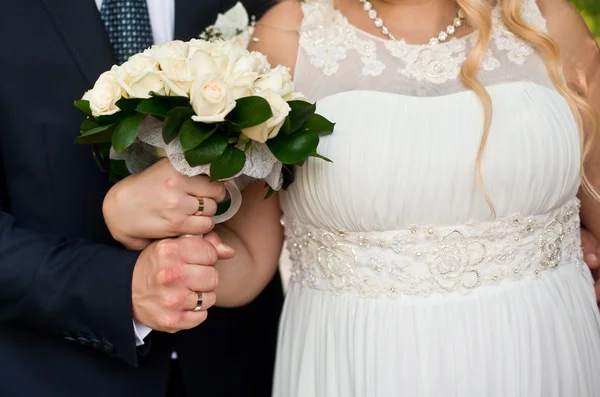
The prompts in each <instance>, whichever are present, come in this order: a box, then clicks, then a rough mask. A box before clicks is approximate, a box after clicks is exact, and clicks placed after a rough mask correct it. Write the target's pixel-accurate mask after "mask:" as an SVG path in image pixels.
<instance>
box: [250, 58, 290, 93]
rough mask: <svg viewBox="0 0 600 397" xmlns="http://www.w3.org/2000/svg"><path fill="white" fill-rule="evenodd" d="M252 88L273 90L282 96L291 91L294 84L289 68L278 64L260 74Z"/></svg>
mask: <svg viewBox="0 0 600 397" xmlns="http://www.w3.org/2000/svg"><path fill="white" fill-rule="evenodd" d="M254 88H255V89H256V90H257V91H262V90H273V91H275V92H276V93H277V94H279V95H280V96H284V95H287V94H289V93H290V92H292V90H293V88H294V84H293V83H292V77H291V76H290V72H289V69H288V68H286V67H284V66H281V65H279V66H277V67H276V68H274V69H271V70H270V71H268V72H267V73H265V74H263V75H262V76H260V77H259V78H258V80H256V83H254Z"/></svg>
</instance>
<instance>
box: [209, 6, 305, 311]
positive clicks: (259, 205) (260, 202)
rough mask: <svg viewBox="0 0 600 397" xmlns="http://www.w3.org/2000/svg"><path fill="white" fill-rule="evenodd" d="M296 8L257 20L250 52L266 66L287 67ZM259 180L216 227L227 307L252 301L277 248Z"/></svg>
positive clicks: (273, 206) (273, 215)
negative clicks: (223, 251) (223, 255)
mask: <svg viewBox="0 0 600 397" xmlns="http://www.w3.org/2000/svg"><path fill="white" fill-rule="evenodd" d="M301 19H302V10H301V8H300V4H299V2H297V1H284V2H281V3H279V4H277V5H276V6H275V7H273V8H272V9H271V10H270V11H269V12H268V13H267V14H266V15H265V16H264V17H263V18H262V19H261V20H260V21H258V23H257V26H256V30H255V33H254V37H255V40H253V41H252V44H251V48H250V50H253V51H259V52H261V53H263V54H264V55H266V56H267V58H268V59H269V62H270V63H271V65H273V66H275V65H284V66H288V67H290V69H292V67H293V65H294V64H295V61H296V54H297V49H298V27H299V25H300V22H301ZM263 185H264V184H263V183H253V184H251V185H249V186H248V187H246V189H244V192H243V204H242V207H241V209H240V211H239V212H238V213H237V215H236V216H235V217H233V218H232V219H231V220H230V221H228V222H227V223H225V224H224V225H217V227H216V231H217V233H218V234H219V235H220V236H221V238H222V239H223V242H225V243H226V244H227V245H229V246H231V247H232V248H233V249H234V250H235V252H236V255H235V257H234V258H233V259H231V260H226V261H219V262H217V265H216V266H217V269H218V270H219V275H220V277H219V279H220V283H219V286H218V287H217V289H216V293H217V305H218V306H221V307H232V306H240V305H244V304H246V303H248V302H250V301H252V300H253V299H254V298H255V297H256V296H257V295H258V294H259V293H260V291H262V289H263V288H264V287H265V286H266V285H267V284H268V283H269V281H270V280H271V279H272V277H273V275H274V273H275V270H276V269H277V264H278V261H279V256H280V253H281V248H282V246H283V231H282V227H281V225H280V222H279V221H280V218H281V212H280V210H279V201H278V197H277V195H274V196H273V197H272V198H271V199H269V200H264V197H265V194H266V193H267V190H266V189H265V188H264V187H263Z"/></svg>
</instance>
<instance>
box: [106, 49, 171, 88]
mask: <svg viewBox="0 0 600 397" xmlns="http://www.w3.org/2000/svg"><path fill="white" fill-rule="evenodd" d="M117 79H118V82H119V84H120V85H121V87H122V88H123V90H125V92H126V93H127V95H126V96H128V97H130V98H149V97H150V92H156V93H157V94H160V95H163V94H164V93H165V90H164V83H163V82H162V80H161V78H160V74H159V71H158V62H157V61H156V59H154V58H152V57H149V56H147V55H144V54H136V55H134V56H132V57H131V58H129V61H127V62H125V63H124V64H123V65H121V66H120V67H119V68H118V70H117Z"/></svg>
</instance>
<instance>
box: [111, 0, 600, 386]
mask: <svg viewBox="0 0 600 397" xmlns="http://www.w3.org/2000/svg"><path fill="white" fill-rule="evenodd" d="M253 46H254V48H253V49H255V50H258V51H261V52H263V53H264V54H266V55H267V56H268V57H269V59H270V61H271V63H272V64H283V65H286V66H288V67H290V69H291V71H292V73H293V75H294V79H295V83H296V90H297V91H300V92H303V93H304V94H306V95H307V96H308V98H309V99H310V100H313V101H317V102H318V111H319V113H320V114H323V115H324V116H325V117H327V118H328V119H330V120H333V121H335V122H336V123H337V125H336V132H335V133H334V134H333V135H331V136H330V137H328V138H326V139H324V140H323V141H322V144H321V146H320V148H319V152H320V153H321V154H323V155H324V156H326V157H328V158H330V159H332V160H333V163H325V162H322V161H309V162H307V163H306V164H305V165H304V166H303V167H300V168H298V169H297V170H296V180H295V182H294V183H293V184H292V186H291V187H290V189H289V190H288V191H287V192H285V193H283V194H281V195H280V197H279V198H277V197H275V198H274V199H271V200H268V201H263V200H262V198H263V196H264V193H265V192H264V190H263V188H262V185H260V184H252V185H250V186H249V187H248V188H247V189H246V190H245V191H244V195H245V198H244V205H243V207H242V209H241V211H240V213H239V214H238V215H237V216H236V217H235V218H234V219H233V220H232V221H230V222H229V223H227V224H226V225H224V226H222V227H219V228H218V229H217V231H218V232H219V234H220V235H221V236H222V237H223V239H224V241H225V242H226V243H227V244H228V245H230V246H231V247H233V248H234V249H235V250H236V252H237V256H236V258H235V259H233V260H232V261H229V262H223V263H218V266H219V268H220V269H221V270H220V271H221V285H220V286H219V288H220V290H217V303H219V300H221V304H223V305H231V304H235V303H236V302H237V303H240V302H238V301H239V300H244V299H250V296H252V293H250V292H248V290H252V289H259V288H260V287H261V286H262V285H263V284H264V282H265V281H264V280H268V278H269V276H270V275H272V273H273V271H274V269H275V268H276V266H277V259H278V256H279V252H280V250H281V239H282V230H281V228H280V227H279V218H280V212H279V208H280V207H281V208H282V210H283V224H284V229H285V235H286V238H287V243H288V247H289V249H290V252H291V259H292V262H293V278H292V283H291V286H290V288H289V291H288V294H287V301H286V305H285V309H284V312H283V317H282V320H281V329H280V339H279V350H278V353H277V368H276V374H275V381H274V395H275V396H277V397H300V396H322V397H351V396H406V397H409V396H411V397H412V396H431V397H441V396H444V397H446V396H461V397H462V396H467V397H484V396H485V397H507V396H510V397H542V396H543V397H552V396H554V397H567V396H568V397H593V396H600V377H598V374H597V371H598V369H599V368H600V316H599V314H598V307H597V305H596V302H595V298H594V292H593V287H592V283H593V281H592V277H591V275H590V272H589V270H588V268H587V267H586V266H585V265H584V263H583V261H582V258H581V252H580V251H581V250H580V229H579V227H580V217H579V216H580V215H579V214H580V206H581V217H582V222H583V224H584V225H586V226H587V227H588V228H589V229H590V230H591V231H592V232H593V233H594V234H595V235H600V206H598V205H596V204H595V202H594V201H595V200H597V199H598V198H599V197H598V194H597V193H596V192H597V190H595V188H598V187H600V168H599V165H598V164H597V161H598V159H600V157H599V156H600V153H592V154H590V153H589V149H596V150H598V149H597V148H598V145H597V144H596V145H595V146H592V142H593V137H594V134H595V130H596V125H595V124H594V122H593V117H589V116H588V114H592V113H593V111H594V110H596V111H597V110H599V109H600V53H599V50H598V47H597V45H596V43H595V42H594V40H593V38H592V37H591V35H590V33H589V31H588V30H587V28H586V27H585V24H584V23H583V21H582V19H581V18H580V17H579V15H578V14H577V12H576V11H575V10H574V9H573V8H571V7H570V6H569V5H568V4H567V3H566V1H565V0H538V2H537V3H536V2H535V0H501V1H499V2H498V3H496V2H494V1H493V0H456V1H455V0H419V1H415V0H370V1H367V0H337V1H334V0H308V1H305V2H304V3H298V2H295V1H285V2H282V3H280V4H278V5H277V6H275V7H274V8H273V9H272V10H271V11H270V12H269V13H268V14H267V15H266V16H265V17H264V18H263V19H262V20H261V21H260V22H259V23H258V25H257V28H256V31H255V40H254V43H253ZM559 54H560V57H559ZM575 92H577V93H578V94H579V95H581V97H579V96H577V95H576V94H575ZM580 98H584V99H580ZM580 114H581V115H582V117H580V116H579V115H580ZM580 119H582V120H580ZM580 137H581V138H580ZM585 156H587V157H585ZM584 160H587V161H585V162H584ZM584 165H585V166H584ZM582 170H585V171H586V172H585V174H584V173H582ZM580 186H582V187H583V188H582V189H581V194H580V196H579V197H580V199H581V204H580V201H579V200H578V199H577V198H576V195H577V193H578V191H579V188H580ZM114 221H115V222H117V221H118V219H117V220H114ZM121 227H122V228H123V229H126V225H121ZM114 234H115V236H116V237H117V238H118V237H119V232H118V231H114ZM248 269H251V270H248ZM252 269H254V270H252ZM257 274H258V276H257ZM228 280H235V282H236V283H237V284H235V282H233V281H232V282H231V283H228ZM261 280H262V281H261ZM261 283H262V284H261ZM242 291H245V292H242ZM236 294H237V296H241V295H244V294H245V295H244V296H245V298H235V297H236ZM236 299H237V300H236Z"/></svg>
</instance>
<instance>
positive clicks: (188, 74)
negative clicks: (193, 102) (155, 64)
mask: <svg viewBox="0 0 600 397" xmlns="http://www.w3.org/2000/svg"><path fill="white" fill-rule="evenodd" d="M159 62H160V67H161V69H162V73H161V78H162V80H163V81H164V82H165V86H166V91H167V95H171V96H188V93H189V92H190V88H191V87H192V83H193V81H194V73H193V68H192V66H191V62H190V61H189V60H188V59H187V58H177V59H161V60H160V61H159Z"/></svg>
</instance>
